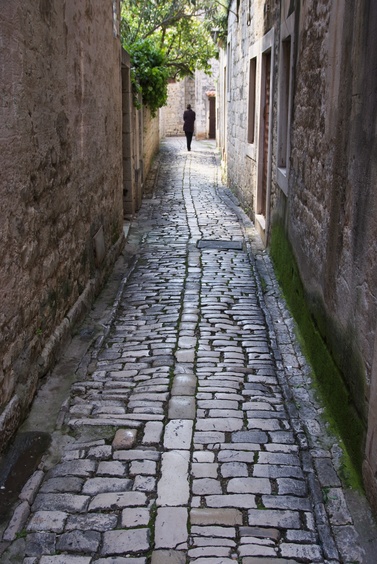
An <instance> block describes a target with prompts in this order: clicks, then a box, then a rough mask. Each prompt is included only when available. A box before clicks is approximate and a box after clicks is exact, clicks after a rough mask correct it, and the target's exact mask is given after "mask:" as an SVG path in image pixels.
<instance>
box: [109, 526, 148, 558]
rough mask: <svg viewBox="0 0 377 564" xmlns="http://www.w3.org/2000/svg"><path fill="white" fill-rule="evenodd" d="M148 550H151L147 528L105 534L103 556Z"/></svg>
mask: <svg viewBox="0 0 377 564" xmlns="http://www.w3.org/2000/svg"><path fill="white" fill-rule="evenodd" d="M146 550H149V530H148V529H147V528H142V529H128V530H124V531H121V530H118V531H106V532H105V533H104V534H103V545H102V548H101V555H102V556H106V555H112V554H120V555H122V554H125V553H127V554H128V553H138V552H142V551H146Z"/></svg>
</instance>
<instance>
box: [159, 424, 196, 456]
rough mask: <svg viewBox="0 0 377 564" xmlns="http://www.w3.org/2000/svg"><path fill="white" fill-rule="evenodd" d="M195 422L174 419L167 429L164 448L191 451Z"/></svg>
mask: <svg viewBox="0 0 377 564" xmlns="http://www.w3.org/2000/svg"><path fill="white" fill-rule="evenodd" d="M192 429H193V422H192V421H189V420H185V419H173V420H171V421H169V422H168V424H167V425H166V427H165V436H164V447H165V448H166V449H172V450H174V449H176V450H177V449H183V450H185V449H189V448H190V447H191V441H192Z"/></svg>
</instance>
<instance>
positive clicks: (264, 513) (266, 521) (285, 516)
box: [248, 509, 301, 529]
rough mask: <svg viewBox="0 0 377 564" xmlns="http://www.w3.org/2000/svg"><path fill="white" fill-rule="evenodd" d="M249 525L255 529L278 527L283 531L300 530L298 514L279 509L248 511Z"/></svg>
mask: <svg viewBox="0 0 377 564" xmlns="http://www.w3.org/2000/svg"><path fill="white" fill-rule="evenodd" d="M248 516H249V525H252V526H256V527H274V528H275V527H280V528H284V529H300V528H301V522H300V514H299V512H298V511H291V510H279V509H275V510H273V509H263V510H260V509H250V510H249V511H248Z"/></svg>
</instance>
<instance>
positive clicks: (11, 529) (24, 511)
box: [3, 501, 30, 542]
mask: <svg viewBox="0 0 377 564" xmlns="http://www.w3.org/2000/svg"><path fill="white" fill-rule="evenodd" d="M29 514H30V506H29V504H28V502H27V501H22V502H21V503H20V504H19V505H18V506H17V507H16V510H15V511H14V513H13V515H12V518H11V520H10V522H9V523H8V526H7V528H6V529H5V532H4V534H3V540H4V541H6V542H8V541H13V540H15V538H16V537H17V533H19V532H20V531H21V530H22V528H23V526H24V524H25V523H26V520H27V518H28V517H29Z"/></svg>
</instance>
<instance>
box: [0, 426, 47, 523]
mask: <svg viewBox="0 0 377 564" xmlns="http://www.w3.org/2000/svg"><path fill="white" fill-rule="evenodd" d="M50 442H51V436H50V434H49V433H40V432H30V433H20V434H19V435H17V436H16V438H15V440H14V442H13V443H12V444H11V446H10V447H9V448H8V450H7V451H6V453H5V454H4V455H3V456H2V458H1V459H0V523H1V522H3V521H5V520H6V519H7V517H9V513H10V509H11V508H12V505H13V504H14V503H15V501H16V500H17V498H18V496H19V495H20V492H21V490H22V488H23V487H24V485H25V484H26V482H27V481H28V479H29V478H30V476H31V475H32V474H33V472H34V471H35V470H36V469H37V467H38V464H39V463H40V461H41V458H42V456H43V455H44V453H45V452H46V450H47V449H48V447H49V446H50Z"/></svg>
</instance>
